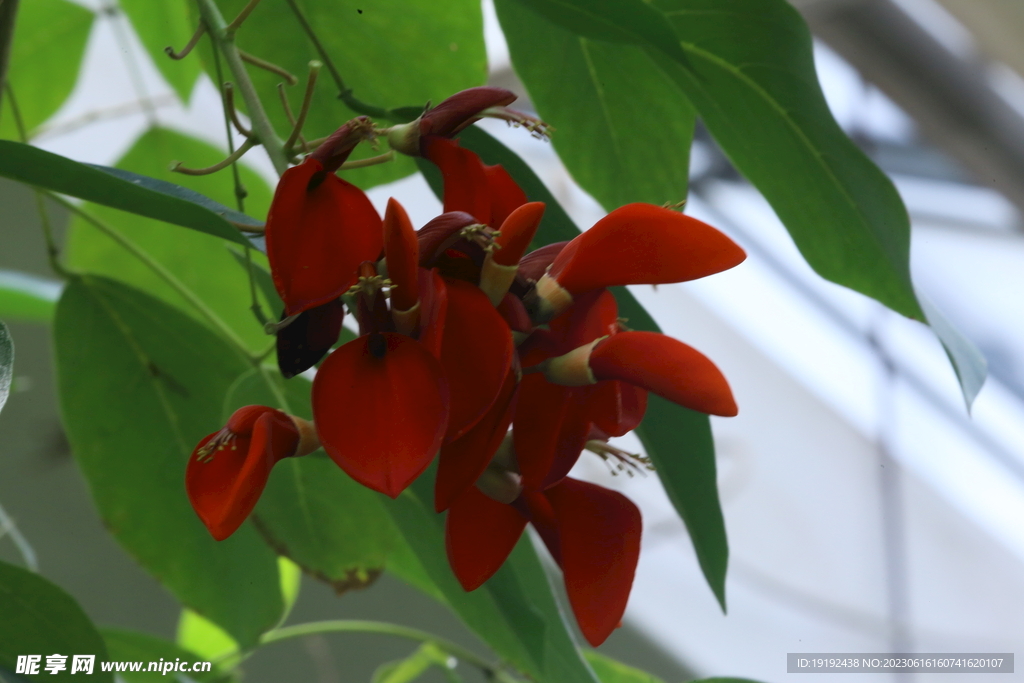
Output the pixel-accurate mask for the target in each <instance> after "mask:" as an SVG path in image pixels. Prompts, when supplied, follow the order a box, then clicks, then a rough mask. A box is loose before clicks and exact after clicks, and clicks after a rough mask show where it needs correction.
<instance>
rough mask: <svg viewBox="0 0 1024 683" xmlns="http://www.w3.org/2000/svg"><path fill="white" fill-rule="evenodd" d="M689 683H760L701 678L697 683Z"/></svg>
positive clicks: (737, 679) (743, 680)
mask: <svg viewBox="0 0 1024 683" xmlns="http://www.w3.org/2000/svg"><path fill="white" fill-rule="evenodd" d="M690 683H760V681H755V680H753V679H752V678H719V677H717V676H716V677H715V678H702V679H700V680H699V681H690Z"/></svg>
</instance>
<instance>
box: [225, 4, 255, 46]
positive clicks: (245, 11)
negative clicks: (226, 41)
mask: <svg viewBox="0 0 1024 683" xmlns="http://www.w3.org/2000/svg"><path fill="white" fill-rule="evenodd" d="M258 4H260V0H249V3H248V4H247V5H246V6H245V7H243V8H242V11H241V12H239V13H238V16H237V17H235V20H234V21H232V22H231V23H230V24H228V25H227V26H226V27H225V28H224V33H225V35H227V36H228V37H229V38H233V37H234V35H235V31H237V30H238V27H239V26H241V25H242V22H244V21H245V20H246V19H248V18H249V15H250V14H252V11H253V10H254V9H256V5H258Z"/></svg>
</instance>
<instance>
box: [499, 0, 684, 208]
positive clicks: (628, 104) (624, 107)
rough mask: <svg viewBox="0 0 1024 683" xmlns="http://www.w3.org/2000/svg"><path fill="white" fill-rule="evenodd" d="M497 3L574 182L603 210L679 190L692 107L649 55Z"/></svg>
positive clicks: (516, 59)
mask: <svg viewBox="0 0 1024 683" xmlns="http://www.w3.org/2000/svg"><path fill="white" fill-rule="evenodd" d="M495 7H496V8H497V10H498V17H499V18H500V19H501V27H502V30H503V31H504V33H505V38H506V40H507V41H508V46H509V50H510V52H511V54H512V62H513V64H514V65H515V69H516V73H517V74H518V75H519V77H520V78H521V79H522V81H523V84H524V85H525V86H526V88H527V90H529V91H530V99H531V101H532V102H533V104H534V105H535V106H536V107H537V111H538V112H539V113H540V115H541V116H542V117H543V118H544V120H545V121H546V122H548V123H550V124H551V125H552V126H554V128H555V133H554V134H553V135H552V138H551V139H552V143H553V144H554V146H555V149H556V150H557V151H558V155H559V157H560V158H561V159H562V161H563V162H564V163H565V165H566V168H568V170H569V172H570V173H571V174H572V176H573V178H574V179H575V180H576V182H578V183H579V184H580V186H581V187H583V189H585V190H587V191H588V192H590V194H591V195H593V196H594V197H595V198H596V199H597V200H598V201H599V202H600V203H601V205H602V206H603V207H604V208H605V209H607V210H612V209H615V208H617V207H619V206H622V205H623V204H628V203H630V202H649V203H651V204H664V203H665V202H670V203H676V202H679V201H682V200H683V199H685V198H686V187H687V181H688V178H689V160H690V154H689V152H690V144H691V142H692V140H693V124H694V111H693V107H692V106H691V105H690V103H689V101H688V100H687V99H686V97H685V96H684V95H683V94H682V93H681V92H680V90H679V88H677V87H676V85H675V84H674V83H673V82H672V81H671V80H670V79H669V78H668V77H667V76H666V75H665V74H664V73H662V72H661V71H660V70H659V69H658V68H657V66H656V65H655V64H654V62H653V61H652V60H651V58H650V57H649V56H648V55H647V54H646V53H645V52H644V51H643V50H642V49H641V48H639V47H635V46H632V45H610V44H608V43H603V42H600V41H596V40H591V39H588V38H583V37H580V36H578V35H575V34H573V33H572V32H570V31H567V30H565V29H563V28H560V27H558V26H555V25H553V24H551V23H550V22H548V21H546V20H545V19H543V18H542V17H540V16H538V15H537V14H536V13H534V12H532V11H531V10H529V9H526V8H524V7H523V6H522V5H520V4H519V3H518V2H516V1H515V0H498V2H496V3H495Z"/></svg>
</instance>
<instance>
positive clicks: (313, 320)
mask: <svg viewBox="0 0 1024 683" xmlns="http://www.w3.org/2000/svg"><path fill="white" fill-rule="evenodd" d="M344 318H345V306H344V305H343V304H342V303H341V300H339V299H333V300H331V301H328V302H327V303H325V304H321V305H320V306H317V307H315V308H311V309H309V310H308V311H303V312H302V313H300V314H299V317H298V318H296V319H295V320H293V321H292V322H291V324H290V325H288V326H286V327H285V328H284V329H282V330H279V331H278V333H277V367H278V368H280V369H281V374H282V375H284V376H285V378H286V379H288V378H291V377H294V376H295V375H297V374H299V373H300V372H305V371H306V370H308V369H309V368H311V367H313V366H314V365H316V364H317V363H319V362H320V359H321V358H323V357H324V356H325V355H326V354H327V352H328V351H330V350H331V347H332V346H334V344H335V343H336V342H337V341H338V336H339V335H340V334H341V323H342V320H343V319H344Z"/></svg>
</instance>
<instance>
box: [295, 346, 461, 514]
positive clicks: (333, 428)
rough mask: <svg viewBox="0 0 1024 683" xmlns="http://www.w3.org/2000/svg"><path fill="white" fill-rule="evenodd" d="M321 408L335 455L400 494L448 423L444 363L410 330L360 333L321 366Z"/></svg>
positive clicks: (317, 403)
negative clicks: (414, 336)
mask: <svg viewBox="0 0 1024 683" xmlns="http://www.w3.org/2000/svg"><path fill="white" fill-rule="evenodd" d="M313 416H314V418H315V421H316V426H317V432H318V433H319V435H320V441H321V442H322V443H323V446H324V449H325V450H326V451H327V454H328V455H330V456H331V458H332V459H333V460H334V462H336V463H337V464H338V465H339V466H340V467H341V468H342V469H343V470H345V471H346V472H347V473H348V474H349V476H351V477H352V478H353V479H355V480H356V481H358V482H359V483H361V484H363V485H364V486H368V487H369V488H371V489H374V490H375V491H380V492H381V493H383V494H386V495H388V496H391V497H392V498H395V497H397V496H398V494H400V493H401V492H402V491H403V490H404V489H405V488H406V487H407V486H408V485H409V484H411V483H412V482H413V480H415V479H416V477H418V476H419V475H420V473H422V472H423V470H424V469H426V468H427V465H429V464H430V461H431V460H433V459H434V455H436V454H437V451H438V449H439V448H440V447H441V440H442V438H443V437H444V433H445V428H446V427H447V424H448V395H447V388H446V386H445V382H444V374H443V371H442V370H441V365H440V363H438V361H437V359H436V358H434V356H433V355H431V353H430V351H428V350H427V349H426V348H425V347H424V346H423V345H422V344H420V343H419V342H417V341H416V340H414V339H412V338H410V337H406V336H403V335H400V334H396V333H393V332H384V333H378V334H371V335H366V336H363V337H359V338H358V339H355V340H353V341H351V342H349V343H348V344H345V345H344V346H342V347H340V348H338V349H336V350H335V351H334V352H333V353H332V354H331V355H330V356H328V357H327V360H326V361H324V363H323V365H322V366H320V369H319V371H318V372H317V374H316V379H315V380H314V381H313Z"/></svg>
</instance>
